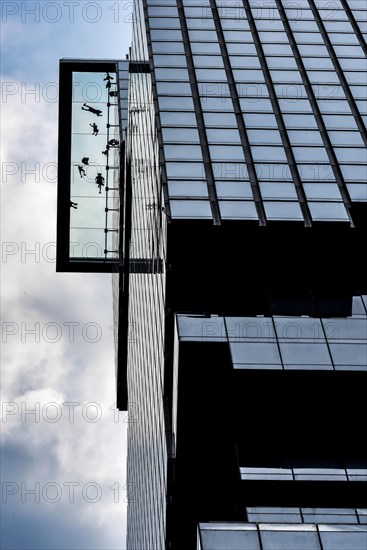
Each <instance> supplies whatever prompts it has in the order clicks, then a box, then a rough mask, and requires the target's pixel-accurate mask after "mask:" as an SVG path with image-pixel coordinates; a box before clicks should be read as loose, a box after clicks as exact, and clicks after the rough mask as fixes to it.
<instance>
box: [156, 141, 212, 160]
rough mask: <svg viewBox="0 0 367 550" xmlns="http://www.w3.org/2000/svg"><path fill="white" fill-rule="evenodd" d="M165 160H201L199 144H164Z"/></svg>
mask: <svg viewBox="0 0 367 550" xmlns="http://www.w3.org/2000/svg"><path fill="white" fill-rule="evenodd" d="M163 149H164V156H165V158H166V160H187V159H191V160H202V158H203V155H202V153H201V147H200V145H182V144H181V145H164V147H163Z"/></svg>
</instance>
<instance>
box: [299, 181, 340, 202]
mask: <svg viewBox="0 0 367 550" xmlns="http://www.w3.org/2000/svg"><path fill="white" fill-rule="evenodd" d="M303 189H304V191H305V194H306V197H307V199H308V200H329V201H331V200H337V201H341V200H342V196H341V194H340V190H339V187H338V186H337V185H336V184H334V183H321V182H317V183H315V182H314V183H304V184H303Z"/></svg>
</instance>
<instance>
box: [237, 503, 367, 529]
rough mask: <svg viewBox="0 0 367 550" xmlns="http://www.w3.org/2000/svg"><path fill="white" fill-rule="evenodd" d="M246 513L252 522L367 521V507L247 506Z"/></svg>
mask: <svg viewBox="0 0 367 550" xmlns="http://www.w3.org/2000/svg"><path fill="white" fill-rule="evenodd" d="M246 515H247V519H248V521H249V522H251V523H252V522H254V523H328V524H333V523H334V524H337V523H339V524H342V525H343V524H351V525H358V524H362V525H363V524H366V523H367V509H365V508H361V509H355V508H274V507H247V508H246Z"/></svg>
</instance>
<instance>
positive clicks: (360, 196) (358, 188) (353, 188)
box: [347, 183, 367, 202]
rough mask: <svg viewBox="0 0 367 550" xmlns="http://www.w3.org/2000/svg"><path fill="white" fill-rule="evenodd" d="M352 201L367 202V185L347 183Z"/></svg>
mask: <svg viewBox="0 0 367 550" xmlns="http://www.w3.org/2000/svg"><path fill="white" fill-rule="evenodd" d="M347 188H348V191H349V195H350V198H351V199H352V201H362V202H364V201H367V183H347Z"/></svg>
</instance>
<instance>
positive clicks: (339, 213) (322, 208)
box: [308, 202, 349, 221]
mask: <svg viewBox="0 0 367 550" xmlns="http://www.w3.org/2000/svg"><path fill="white" fill-rule="evenodd" d="M308 206H309V209H310V212H311V216H312V219H313V220H315V221H318V220H320V221H321V220H324V221H349V217H348V214H347V211H346V209H345V206H344V204H343V203H342V202H309V203H308Z"/></svg>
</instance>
